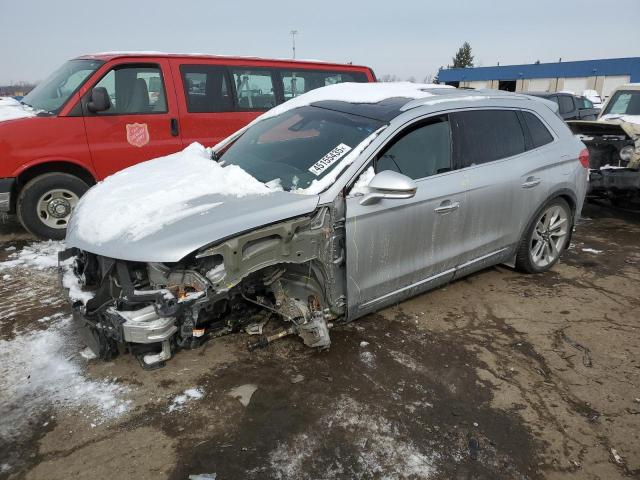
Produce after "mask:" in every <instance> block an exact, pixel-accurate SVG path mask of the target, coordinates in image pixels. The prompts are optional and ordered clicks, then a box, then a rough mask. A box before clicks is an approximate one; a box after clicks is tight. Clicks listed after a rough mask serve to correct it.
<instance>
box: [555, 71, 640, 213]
mask: <svg viewBox="0 0 640 480" xmlns="http://www.w3.org/2000/svg"><path fill="white" fill-rule="evenodd" d="M568 123H569V127H570V128H571V130H573V132H574V133H576V134H577V135H579V137H580V138H581V139H582V141H583V142H584V143H585V145H587V147H588V148H589V152H590V158H591V161H590V162H591V164H590V166H591V175H590V181H589V195H590V196H592V197H597V198H606V199H608V200H610V201H611V202H612V203H613V204H614V205H618V206H624V207H638V206H640V84H637V83H636V84H627V85H621V86H619V87H617V88H616V89H615V90H614V91H613V93H612V94H611V96H610V97H609V99H608V100H607V101H606V102H605V104H604V106H603V108H602V112H601V113H600V116H599V117H598V120H597V121H589V122H587V121H571V122H568Z"/></svg>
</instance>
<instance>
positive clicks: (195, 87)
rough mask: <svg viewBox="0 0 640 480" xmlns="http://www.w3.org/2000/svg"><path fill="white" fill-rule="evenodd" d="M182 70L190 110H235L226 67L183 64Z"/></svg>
mask: <svg viewBox="0 0 640 480" xmlns="http://www.w3.org/2000/svg"><path fill="white" fill-rule="evenodd" d="M180 72H181V74H182V83H183V85H184V94H185V97H186V100H187V110H188V111H189V112H191V113H204V112H230V111H232V110H233V99H232V98H231V89H230V88H229V79H228V77H227V70H226V68H224V67H218V66H215V65H181V66H180Z"/></svg>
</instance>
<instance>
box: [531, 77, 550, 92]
mask: <svg viewBox="0 0 640 480" xmlns="http://www.w3.org/2000/svg"><path fill="white" fill-rule="evenodd" d="M550 84H551V78H532V79H531V80H529V88H528V89H527V90H528V91H530V92H547V91H549V85H550Z"/></svg>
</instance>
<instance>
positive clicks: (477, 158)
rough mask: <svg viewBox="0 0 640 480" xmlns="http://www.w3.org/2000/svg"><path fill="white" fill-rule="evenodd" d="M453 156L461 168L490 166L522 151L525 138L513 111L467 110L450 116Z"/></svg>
mask: <svg viewBox="0 0 640 480" xmlns="http://www.w3.org/2000/svg"><path fill="white" fill-rule="evenodd" d="M452 117H453V121H454V124H455V127H456V142H455V143H456V152H457V155H456V156H457V159H458V164H459V165H460V166H462V167H468V166H471V165H478V164H481V163H487V162H492V161H494V160H500V159H502V158H507V157H511V156H514V155H518V154H520V153H523V152H524V151H525V138H524V132H523V130H522V126H521V125H520V121H519V120H518V115H517V113H516V112H515V111H514V110H469V111H465V112H457V113H454V114H452Z"/></svg>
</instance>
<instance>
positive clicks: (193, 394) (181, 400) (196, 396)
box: [169, 388, 204, 412]
mask: <svg viewBox="0 0 640 480" xmlns="http://www.w3.org/2000/svg"><path fill="white" fill-rule="evenodd" d="M203 396H204V393H203V392H202V390H200V389H199V388H189V389H187V390H185V391H184V392H182V393H181V394H180V395H177V396H175V397H174V399H173V401H172V402H171V405H169V411H170V412H173V411H174V410H181V409H182V408H184V406H185V404H186V403H187V402H188V401H190V400H200V399H201V398H202V397H203Z"/></svg>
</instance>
